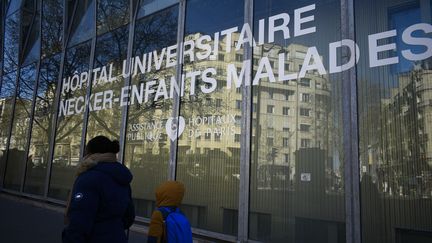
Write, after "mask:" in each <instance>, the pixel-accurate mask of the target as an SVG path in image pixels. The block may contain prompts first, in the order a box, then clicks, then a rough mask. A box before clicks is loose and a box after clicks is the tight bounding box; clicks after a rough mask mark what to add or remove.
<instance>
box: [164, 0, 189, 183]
mask: <svg viewBox="0 0 432 243" xmlns="http://www.w3.org/2000/svg"><path fill="white" fill-rule="evenodd" d="M185 19H186V0H180V1H179V16H178V23H177V57H176V58H177V66H176V82H177V84H178V86H179V87H180V93H181V90H182V89H184V87H182V85H181V83H182V82H181V80H182V72H183V61H182V59H183V39H184V30H185ZM180 103H181V96H179V95H178V94H177V93H175V92H174V97H173V110H172V113H171V114H172V117H178V116H179V115H180ZM178 122H179V119H177V127H178V125H179V124H178ZM178 132H179V131H178V129H177V133H178ZM177 138H178V136H177ZM177 148H178V139H175V140H174V141H173V140H171V139H170V161H169V165H168V179H169V180H176V176H177Z"/></svg>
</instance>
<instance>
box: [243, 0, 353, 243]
mask: <svg viewBox="0 0 432 243" xmlns="http://www.w3.org/2000/svg"><path fill="white" fill-rule="evenodd" d="M254 8H255V10H254V16H255V18H254V26H255V30H254V37H255V40H256V41H257V43H258V45H257V46H255V47H254V48H253V60H254V61H253V75H252V79H253V80H254V82H253V84H254V86H253V104H256V108H255V109H254V111H253V115H252V117H253V118H252V119H253V120H252V126H253V127H252V131H253V132H252V146H253V149H252V164H251V198H250V201H251V206H250V215H249V218H250V222H249V232H250V233H249V234H250V238H251V239H254V240H260V241H265V242H327V243H340V242H345V198H344V165H343V146H342V134H343V131H342V128H343V127H342V111H341V96H342V94H341V81H342V80H341V76H340V74H339V75H338V74H329V59H330V56H329V43H332V42H336V43H339V42H340V39H341V38H340V37H341V33H340V26H341V23H340V1H338V0H329V1H320V3H319V4H316V5H315V4H314V1H284V0H263V1H255V3H254ZM289 19H291V20H289ZM296 21H299V22H301V21H303V23H302V24H300V25H299V22H296ZM272 26H276V27H274V28H273V27H272ZM302 31H303V32H302ZM338 57H339V56H338ZM339 59H340V57H339Z"/></svg>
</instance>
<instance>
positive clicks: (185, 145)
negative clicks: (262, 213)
mask: <svg viewBox="0 0 432 243" xmlns="http://www.w3.org/2000/svg"><path fill="white" fill-rule="evenodd" d="M243 9H244V1H229V0H223V1H210V0H204V1H198V0H191V1H188V2H187V5H186V23H185V41H189V43H190V42H196V43H198V42H200V41H201V40H203V39H201V40H200V41H199V39H200V38H207V39H210V41H208V42H206V41H204V42H205V43H209V46H211V49H214V48H213V45H214V42H213V41H214V40H215V37H214V34H215V33H216V32H220V31H222V30H225V29H228V28H231V27H233V26H242V25H243V18H244V15H243V12H244V11H243ZM232 36H233V38H232V40H231V43H229V44H227V45H225V43H226V42H227V40H226V38H224V37H221V41H220V42H219V45H218V46H217V48H218V49H219V53H221V54H224V55H225V56H224V59H223V60H219V58H218V57H219V55H218V54H219V53H218V52H217V51H215V50H212V51H211V52H210V53H208V55H206V54H204V55H202V54H203V52H201V50H200V49H195V53H194V54H193V55H189V54H188V55H185V65H184V69H183V74H184V75H185V77H186V78H185V82H184V90H185V94H184V96H183V97H182V98H181V104H180V115H181V118H183V119H184V131H183V133H182V134H180V136H179V141H178V161H177V162H178V164H177V179H178V180H179V181H182V182H184V183H185V185H186V188H187V193H186V195H185V198H184V200H183V204H184V205H185V210H184V211H185V213H186V214H187V216H188V217H189V219H191V223H192V225H193V226H194V227H196V228H200V229H205V230H211V231H215V232H219V233H224V234H229V235H236V234H237V217H238V212H237V208H238V194H239V173H240V172H239V165H240V143H239V142H236V140H235V137H236V136H235V135H236V134H240V133H241V127H240V125H239V124H238V123H237V120H238V121H239V122H240V118H241V109H240V107H241V100H242V95H241V93H237V92H236V87H231V89H227V88H226V87H224V86H226V80H227V78H226V76H227V71H226V70H227V69H226V66H227V65H228V64H229V63H236V54H238V56H237V59H243V56H242V54H243V48H239V49H236V48H235V47H232V46H233V44H234V43H235V42H236V41H237V39H238V33H235V34H233V35H232ZM230 47H232V48H230ZM229 49H231V50H229ZM241 61H243V60H241ZM233 68H234V69H236V67H235V66H234V67H233ZM217 70H219V71H217ZM207 78H212V79H214V82H215V84H216V85H215V86H211V85H206V83H205V79H207ZM216 80H218V81H216ZM207 81H208V80H207ZM218 85H221V86H219V87H218ZM233 86H234V85H233ZM207 89H209V90H207ZM209 91H210V92H209ZM207 99H211V100H215V99H222V103H224V104H225V105H224V106H223V107H217V106H216V104H215V102H212V103H211V104H208V103H207ZM236 117H238V118H236ZM182 123H183V122H181V123H179V124H182ZM179 132H181V130H179ZM202 135H204V139H199V137H200V136H202Z"/></svg>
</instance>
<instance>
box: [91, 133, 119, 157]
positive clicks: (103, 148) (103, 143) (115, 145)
mask: <svg viewBox="0 0 432 243" xmlns="http://www.w3.org/2000/svg"><path fill="white" fill-rule="evenodd" d="M119 151H120V144H119V142H118V141H117V140H113V141H111V140H110V139H109V138H107V137H105V136H97V137H94V138H92V139H91V140H90V141H88V143H87V145H86V148H85V154H86V155H88V154H96V153H100V154H103V153H114V154H116V153H118V152H119Z"/></svg>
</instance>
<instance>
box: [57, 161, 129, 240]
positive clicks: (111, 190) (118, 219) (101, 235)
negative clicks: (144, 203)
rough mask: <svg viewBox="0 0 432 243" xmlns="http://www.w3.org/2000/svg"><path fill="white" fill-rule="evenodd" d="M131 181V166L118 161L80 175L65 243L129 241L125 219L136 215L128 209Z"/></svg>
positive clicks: (99, 164) (75, 186)
mask: <svg viewBox="0 0 432 243" xmlns="http://www.w3.org/2000/svg"><path fill="white" fill-rule="evenodd" d="M131 181H132V174H131V172H130V171H129V169H128V168H126V166H124V165H122V164H120V163H117V162H99V163H98V164H97V165H96V166H94V167H93V168H91V169H89V170H87V171H86V172H84V173H82V174H80V175H79V176H78V177H77V179H76V181H75V183H74V186H73V190H72V197H71V201H70V206H69V211H68V219H69V224H68V225H67V227H66V228H65V229H64V230H63V234H62V239H63V243H126V242H127V238H126V234H125V229H126V228H128V227H129V226H130V225H125V220H126V221H128V220H129V221H130V220H131V219H132V221H133V217H135V215H134V212H133V210H132V211H131V210H129V209H130V206H131V204H132V202H131V196H130V195H131V194H130V193H131V191H130V182H131ZM132 205H133V204H132ZM131 214H133V215H131Z"/></svg>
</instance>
